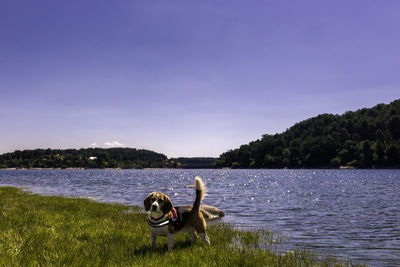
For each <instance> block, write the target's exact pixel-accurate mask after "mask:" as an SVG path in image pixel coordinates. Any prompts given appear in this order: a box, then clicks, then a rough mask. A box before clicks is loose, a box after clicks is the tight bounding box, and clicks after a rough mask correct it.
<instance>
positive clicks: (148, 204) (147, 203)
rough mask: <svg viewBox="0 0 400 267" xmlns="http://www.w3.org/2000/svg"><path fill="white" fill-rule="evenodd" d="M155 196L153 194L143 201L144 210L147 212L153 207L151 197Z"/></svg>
mask: <svg viewBox="0 0 400 267" xmlns="http://www.w3.org/2000/svg"><path fill="white" fill-rule="evenodd" d="M152 195H153V193H151V194H150V195H149V196H148V197H146V199H145V200H144V201H143V204H144V209H145V211H149V210H150V207H151V196H152Z"/></svg>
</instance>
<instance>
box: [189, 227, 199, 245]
mask: <svg viewBox="0 0 400 267" xmlns="http://www.w3.org/2000/svg"><path fill="white" fill-rule="evenodd" d="M188 234H189V235H190V237H191V238H192V240H193V242H196V241H197V236H196V233H195V231H194V229H190V230H189V231H188Z"/></svg>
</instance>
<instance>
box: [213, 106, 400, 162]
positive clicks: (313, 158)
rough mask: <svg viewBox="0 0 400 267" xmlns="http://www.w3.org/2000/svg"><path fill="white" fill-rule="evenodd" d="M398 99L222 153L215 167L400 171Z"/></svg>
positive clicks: (315, 121)
mask: <svg viewBox="0 0 400 267" xmlns="http://www.w3.org/2000/svg"><path fill="white" fill-rule="evenodd" d="M399 151H400V100H396V101H394V102H392V103H390V104H388V105H385V104H379V105H376V106H375V107H373V108H363V109H360V110H357V111H355V112H352V111H348V112H346V113H344V114H343V115H332V114H322V115H319V116H317V117H314V118H311V119H307V120H304V121H302V122H299V123H296V124H295V125H293V126H292V127H291V128H289V129H288V130H286V131H285V132H283V133H281V134H275V135H268V134H266V135H264V136H263V137H262V138H261V139H259V140H256V141H253V142H250V143H249V144H247V145H242V146H241V147H240V148H238V149H234V150H230V151H228V152H226V153H223V154H222V155H221V156H220V157H219V158H218V160H217V161H216V163H215V167H219V168H221V167H231V168H325V167H334V168H337V167H339V166H351V167H356V168H399V167H400V162H399V161H400V156H399V154H400V153H399Z"/></svg>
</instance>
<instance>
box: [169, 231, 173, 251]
mask: <svg viewBox="0 0 400 267" xmlns="http://www.w3.org/2000/svg"><path fill="white" fill-rule="evenodd" d="M173 247H174V235H171V234H169V235H168V250H171V249H172V248H173Z"/></svg>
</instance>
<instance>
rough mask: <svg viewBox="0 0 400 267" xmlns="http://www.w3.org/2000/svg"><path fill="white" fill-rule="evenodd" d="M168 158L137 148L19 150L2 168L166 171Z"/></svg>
mask: <svg viewBox="0 0 400 267" xmlns="http://www.w3.org/2000/svg"><path fill="white" fill-rule="evenodd" d="M166 165H167V156H165V155H163V154H160V153H156V152H153V151H149V150H144V149H135V148H109V149H103V148H83V149H79V150H77V149H50V148H49V149H34V150H23V151H20V150H16V151H14V152H12V153H5V154H2V155H0V168H27V169H30V168H61V169H64V168H84V169H94V168H96V169H104V168H122V169H138V168H163V167H165V166H166Z"/></svg>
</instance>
